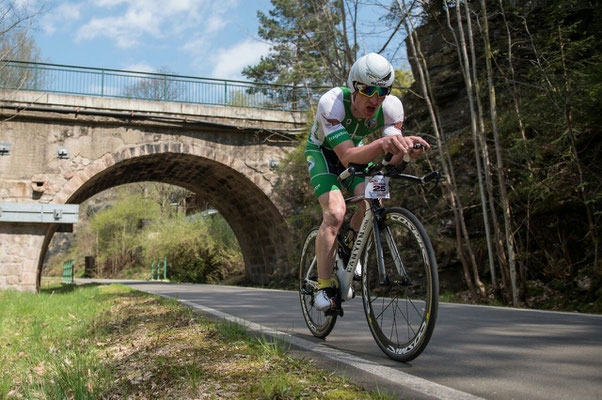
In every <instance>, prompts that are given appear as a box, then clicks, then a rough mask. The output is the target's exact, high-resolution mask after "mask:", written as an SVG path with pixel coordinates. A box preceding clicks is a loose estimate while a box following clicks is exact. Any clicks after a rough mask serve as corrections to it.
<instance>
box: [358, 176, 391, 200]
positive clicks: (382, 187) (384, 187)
mask: <svg viewBox="0 0 602 400" xmlns="http://www.w3.org/2000/svg"><path fill="white" fill-rule="evenodd" d="M364 196H365V197H366V198H367V199H388V198H389V197H390V194H389V177H385V176H383V175H374V176H371V177H369V178H366V191H365V192H364Z"/></svg>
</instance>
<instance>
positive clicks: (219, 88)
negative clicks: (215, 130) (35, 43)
mask: <svg viewBox="0 0 602 400" xmlns="http://www.w3.org/2000/svg"><path fill="white" fill-rule="evenodd" d="M0 88H4V89H17V90H31V91H39V92H49V93H63V94H76V95H85V96H99V97H117V98H128V99H139V100H154V101H168V102H177V103H191V104H206V105H220V106H232V107H250V108H262V109H274V110H284V111H305V110H307V109H308V108H309V107H310V105H311V104H312V103H314V102H317V100H319V97H320V95H321V93H323V92H324V91H325V88H305V87H299V86H286V85H270V84H263V83H253V82H244V81H234V80H225V79H212V78H199V77H192V76H182V75H171V74H160V73H151V72H138V71H127V70H116V69H108V68H91V67H81V66H73V65H61V64H49V63H39V62H28V61H15V60H8V61H0Z"/></svg>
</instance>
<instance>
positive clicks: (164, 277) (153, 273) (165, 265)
mask: <svg viewBox="0 0 602 400" xmlns="http://www.w3.org/2000/svg"><path fill="white" fill-rule="evenodd" d="M155 272H156V273H157V275H156V276H155ZM161 272H163V278H161ZM150 280H151V281H159V280H164V281H166V280H167V257H165V258H163V270H161V260H159V261H157V269H156V270H155V262H154V261H153V263H152V265H151V277H150Z"/></svg>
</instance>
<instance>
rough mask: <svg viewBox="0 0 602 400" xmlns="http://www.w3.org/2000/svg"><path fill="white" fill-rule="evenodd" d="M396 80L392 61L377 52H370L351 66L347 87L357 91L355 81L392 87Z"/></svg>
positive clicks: (367, 84)
mask: <svg viewBox="0 0 602 400" xmlns="http://www.w3.org/2000/svg"><path fill="white" fill-rule="evenodd" d="M394 81H395V70H393V66H392V65H391V63H390V62H389V61H388V60H387V59H386V58H384V57H383V56H381V55H380V54H376V53H369V54H366V55H365V56H362V57H360V58H358V59H357V60H356V61H355V62H354V63H353V65H352V66H351V71H349V77H348V78H347V87H348V88H349V90H351V93H353V92H355V90H356V88H355V83H362V84H364V85H366V86H378V87H387V88H388V87H391V86H393V82H394Z"/></svg>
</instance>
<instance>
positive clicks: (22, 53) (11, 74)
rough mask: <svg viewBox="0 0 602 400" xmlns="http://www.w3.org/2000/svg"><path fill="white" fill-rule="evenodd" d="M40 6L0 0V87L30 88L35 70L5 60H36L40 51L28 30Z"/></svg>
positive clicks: (38, 76) (39, 11) (32, 86)
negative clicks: (33, 6)
mask: <svg viewBox="0 0 602 400" xmlns="http://www.w3.org/2000/svg"><path fill="white" fill-rule="evenodd" d="M41 12H42V7H40V8H39V9H37V10H33V11H32V10H31V9H29V8H28V7H25V6H22V5H20V2H17V1H6V0H0V86H1V87H5V88H13V89H17V88H34V87H35V84H36V79H42V77H41V76H40V75H36V71H35V70H34V69H33V68H31V66H28V65H27V64H19V65H17V64H8V63H7V62H8V61H13V60H18V61H32V62H36V61H40V50H39V48H38V47H37V45H36V43H35V41H34V39H33V37H32V36H31V34H30V30H31V27H32V24H33V21H34V18H35V17H36V16H37V15H39V14H40V13H41Z"/></svg>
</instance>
